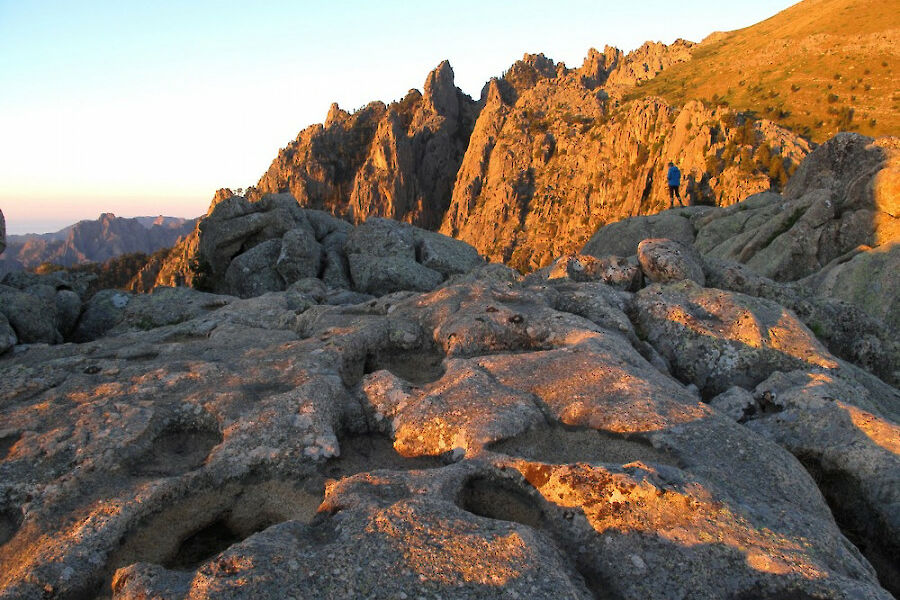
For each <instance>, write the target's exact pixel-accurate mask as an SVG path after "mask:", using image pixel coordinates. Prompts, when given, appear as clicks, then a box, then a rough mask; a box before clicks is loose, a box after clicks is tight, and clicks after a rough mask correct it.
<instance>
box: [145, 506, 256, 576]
mask: <svg viewBox="0 0 900 600" xmlns="http://www.w3.org/2000/svg"><path fill="white" fill-rule="evenodd" d="M229 520H230V519H229V518H228V516H223V517H220V518H219V519H217V520H215V521H213V522H212V523H210V524H209V525H207V526H206V527H204V528H203V529H201V530H200V531H198V532H196V533H194V534H192V535H191V536H190V537H188V538H187V539H185V540H184V541H183V542H181V544H180V545H179V546H178V549H177V550H176V552H175V555H174V556H173V557H171V558H170V559H169V560H168V561H166V562H164V563H163V566H164V567H166V568H167V569H173V570H176V571H189V570H193V569H195V568H196V567H198V566H199V565H201V564H203V563H204V562H205V561H206V560H208V559H210V558H212V557H214V556H217V555H218V554H220V553H221V552H223V551H224V550H227V549H228V548H229V547H230V546H232V545H233V544H236V543H238V542H240V541H241V540H242V539H244V538H245V537H248V536H246V535H242V534H241V533H240V532H238V531H235V527H234V526H233V525H231V524H229ZM265 528H266V527H265V526H263V527H260V529H259V531H262V530H263V529H265ZM251 533H256V532H255V531H254V532H251Z"/></svg>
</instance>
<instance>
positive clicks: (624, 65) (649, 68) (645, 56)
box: [589, 39, 696, 94]
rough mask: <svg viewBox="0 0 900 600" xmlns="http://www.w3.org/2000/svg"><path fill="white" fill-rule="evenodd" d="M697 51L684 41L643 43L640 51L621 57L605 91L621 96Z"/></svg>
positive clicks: (609, 77) (694, 45) (692, 44)
mask: <svg viewBox="0 0 900 600" xmlns="http://www.w3.org/2000/svg"><path fill="white" fill-rule="evenodd" d="M695 48H696V44H694V43H693V42H689V41H687V40H682V39H678V40H675V41H674V42H673V43H672V44H671V45H668V46H667V45H666V44H662V43H660V42H644V44H643V45H642V46H641V47H640V48H638V49H636V50H633V51H631V52H629V53H628V54H626V55H624V56H622V55H621V54H620V56H619V57H618V60H617V61H616V65H615V66H616V68H615V69H612V71H611V73H610V74H609V76H608V78H607V80H606V88H607V90H608V91H609V92H610V93H611V94H621V93H622V92H623V91H624V90H627V89H630V88H632V87H634V86H636V85H637V84H639V83H642V82H644V81H648V80H650V79H653V78H654V77H656V76H657V75H659V74H660V73H662V72H663V71H664V70H665V69H667V68H668V67H671V66H672V65H675V64H678V63H681V62H685V61H688V60H690V59H691V56H692V55H693V53H694V49H695ZM589 57H590V55H589Z"/></svg>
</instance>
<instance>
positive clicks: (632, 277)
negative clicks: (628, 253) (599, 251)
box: [526, 254, 642, 291]
mask: <svg viewBox="0 0 900 600" xmlns="http://www.w3.org/2000/svg"><path fill="white" fill-rule="evenodd" d="M533 275H535V276H536V278H537V279H546V280H555V279H561V278H566V279H570V280H572V281H575V282H585V281H599V282H603V283H605V284H607V285H611V286H613V287H615V288H617V289H620V290H628V291H637V290H638V289H640V287H641V281H642V278H641V269H640V267H639V266H638V264H637V263H636V262H635V261H633V260H629V259H627V258H622V257H620V256H604V257H602V258H596V257H594V256H590V255H587V254H578V255H573V256H563V257H561V258H558V259H557V260H556V261H554V262H553V264H551V265H550V266H549V267H547V268H545V269H541V270H540V271H536V272H535V273H534V274H533ZM534 279H535V278H534V277H532V276H531V275H529V276H528V277H526V280H532V281H533V280H534Z"/></svg>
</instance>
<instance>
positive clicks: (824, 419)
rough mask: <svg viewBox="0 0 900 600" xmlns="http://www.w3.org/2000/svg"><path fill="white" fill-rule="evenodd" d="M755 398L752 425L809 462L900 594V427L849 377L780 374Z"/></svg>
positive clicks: (761, 387)
mask: <svg viewBox="0 0 900 600" xmlns="http://www.w3.org/2000/svg"><path fill="white" fill-rule="evenodd" d="M754 395H755V396H756V398H757V399H758V403H759V411H758V413H757V414H756V417H755V418H753V419H751V420H749V421H748V422H747V427H749V428H750V429H752V430H753V431H755V432H757V433H760V434H762V435H764V436H766V437H767V438H769V439H771V440H773V441H775V442H776V443H778V444H779V445H781V446H783V447H784V448H786V449H787V450H788V451H790V452H791V453H793V454H794V455H796V456H797V457H798V458H799V459H800V460H801V462H802V463H803V464H804V466H805V467H806V468H807V470H808V471H809V472H810V473H811V474H812V476H813V477H814V478H815V479H816V481H817V482H819V485H820V487H821V489H822V493H823V494H824V496H825V498H826V499H827V500H828V503H829V504H830V505H831V508H832V510H833V511H834V513H835V515H836V517H837V518H838V519H839V520H840V521H841V522H842V524H843V525H844V527H845V528H846V529H847V530H848V531H850V532H853V535H854V536H856V537H857V538H862V539H865V540H866V542H865V544H864V545H863V552H864V554H865V555H866V558H868V559H869V561H870V562H871V563H872V564H873V565H874V566H875V567H876V569H878V572H879V578H880V580H881V582H882V584H883V585H884V586H885V587H888V588H889V589H893V590H897V589H900V568H898V565H897V561H896V557H897V556H898V554H900V510H898V508H900V426H898V425H897V423H896V421H894V420H891V419H888V418H885V417H884V416H883V415H882V414H879V412H878V411H877V410H876V409H875V408H874V407H873V406H872V404H873V403H872V402H871V400H870V396H869V393H868V391H867V390H866V389H865V388H863V387H860V386H858V385H855V384H854V383H853V382H850V381H847V380H845V379H843V378H841V377H834V376H823V375H822V374H821V373H817V372H809V371H793V372H790V373H776V374H774V375H772V376H771V377H770V378H768V379H767V380H765V381H764V382H762V383H760V384H759V385H758V386H757V387H756V390H755V391H754ZM897 400H900V395H897V398H895V403H896V401H897ZM867 405H869V406H868V407H867ZM895 405H896V404H895Z"/></svg>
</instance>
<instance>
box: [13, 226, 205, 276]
mask: <svg viewBox="0 0 900 600" xmlns="http://www.w3.org/2000/svg"><path fill="white" fill-rule="evenodd" d="M195 224H196V220H194V219H180V218H175V217H135V218H122V217H117V216H115V215H114V214H111V213H104V214H102V215H100V217H99V218H98V219H96V220H94V221H79V222H78V223H76V224H75V225H72V226H70V227H66V228H65V229H62V230H60V231H57V232H55V233H47V234H41V235H37V234H28V235H14V236H10V237H9V239H8V240H7V243H8V245H9V247H8V248H7V250H6V253H5V254H4V257H3V261H2V262H0V275H3V274H5V273H7V272H10V271H18V270H22V269H34V268H35V267H37V266H39V265H41V264H43V263H54V264H57V265H61V266H64V267H71V266H73V265H77V264H82V263H87V262H97V263H102V262H105V261H107V260H109V259H111V258H115V257H117V256H121V255H123V254H129V253H135V252H140V253H143V254H151V253H153V252H156V251H157V250H160V249H161V248H168V247H170V246H172V245H173V244H174V243H175V241H176V240H177V239H178V238H179V237H180V236H183V235H187V234H188V233H190V231H191V230H192V229H193V228H194V225H195Z"/></svg>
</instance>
